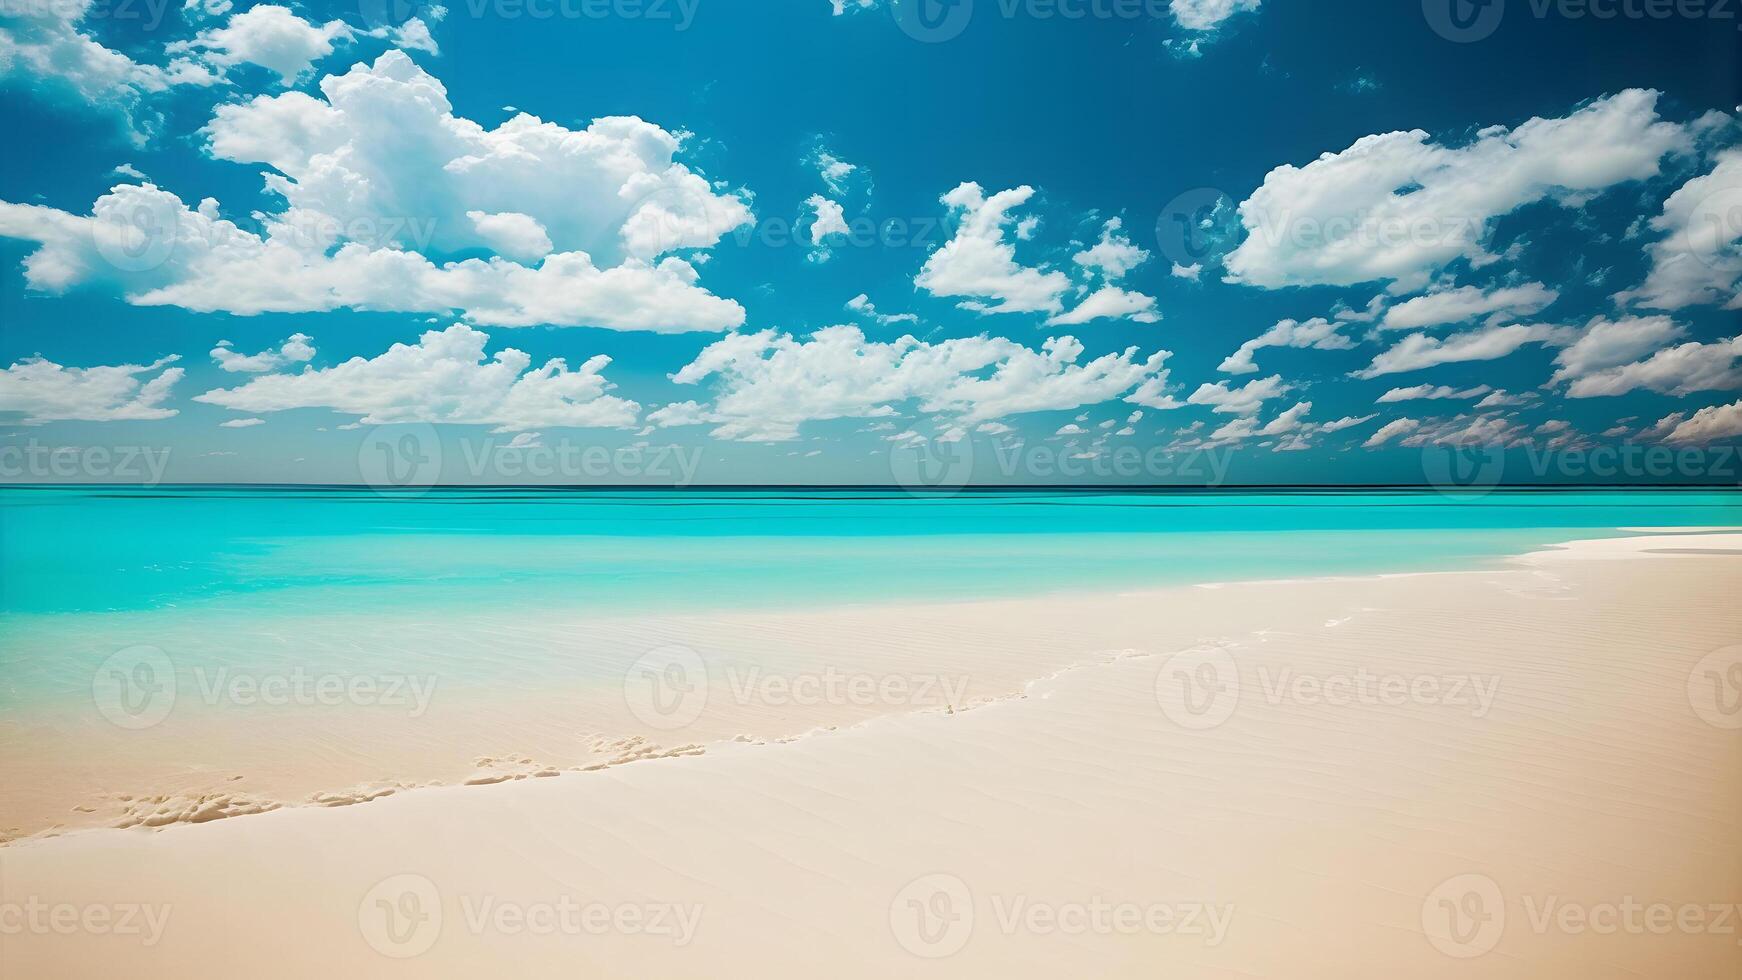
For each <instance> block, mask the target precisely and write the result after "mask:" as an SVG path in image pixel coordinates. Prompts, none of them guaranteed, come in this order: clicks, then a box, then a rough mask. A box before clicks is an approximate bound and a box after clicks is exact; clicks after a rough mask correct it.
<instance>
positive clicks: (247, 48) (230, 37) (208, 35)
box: [169, 3, 352, 85]
mask: <svg viewBox="0 0 1742 980" xmlns="http://www.w3.org/2000/svg"><path fill="white" fill-rule="evenodd" d="M351 37H352V32H351V29H350V28H349V27H347V26H345V22H344V21H342V20H332V21H328V22H327V23H325V24H321V25H318V26H317V25H315V24H311V23H309V22H308V21H306V20H303V19H302V18H301V17H298V16H297V15H296V14H294V13H292V12H291V10H290V8H289V7H281V6H278V5H277V4H270V3H263V4H260V5H259V6H256V7H250V8H249V9H247V10H245V11H243V12H241V13H239V14H235V15H233V16H232V17H231V18H230V21H229V23H227V24H225V25H224V26H223V27H218V28H209V29H207V30H204V31H201V32H200V33H199V36H198V37H196V38H194V39H193V40H192V41H183V42H179V43H177V44H172V45H170V46H169V50H170V51H171V52H172V53H178V52H193V51H199V52H203V57H204V59H205V60H206V61H208V62H210V63H211V64H213V65H216V66H218V67H219V68H229V67H232V66H234V65H239V64H251V65H259V66H261V67H262V68H265V69H267V70H269V71H272V72H276V73H277V74H278V77H279V81H280V83H281V84H284V85H293V84H295V83H296V82H297V80H298V79H300V78H301V77H302V76H303V74H304V73H306V72H307V71H308V70H309V69H311V68H313V67H314V63H315V62H316V61H319V60H320V59H322V58H325V57H326V56H327V55H329V54H332V53H333V43H334V42H335V41H348V40H350V39H351Z"/></svg>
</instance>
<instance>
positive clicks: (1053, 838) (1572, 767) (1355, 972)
mask: <svg viewBox="0 0 1742 980" xmlns="http://www.w3.org/2000/svg"><path fill="white" fill-rule="evenodd" d="M1738 586H1742V536H1731V535H1725V534H1716V533H1694V534H1676V535H1660V536H1649V537H1644V536H1642V537H1635V538H1627V539H1619V540H1612V541H1603V542H1587V543H1580V544H1575V545H1573V546H1570V547H1568V548H1566V549H1562V550H1556V551H1552V552H1544V553H1539V554H1535V555H1530V556H1525V557H1523V558H1520V559H1516V560H1513V561H1511V562H1509V563H1507V564H1506V565H1505V566H1504V567H1502V568H1498V569H1495V570H1488V571H1476V572H1464V573H1447V574H1430V575H1414V576H1397V577H1382V578H1365V579H1346V580H1322V581H1311V582H1292V583H1255V584H1244V585H1229V586H1223V587H1218V588H1197V589H1180V590H1167V591H1161V592H1153V593H1142V594H1131V595H1122V596H1105V597H1099V598H1092V599H1090V598H1062V597H1061V598H1057V599H1047V600H1029V601H1022V602H1014V601H1013V602H977V603H959V604H951V605H937V606H912V607H901V608H893V607H884V608H878V609H865V610H846V611H836V612H830V613H815V614H806V615H797V614H782V615H764V616H758V617H743V618H740V619H736V620H718V621H714V622H710V623H701V622H689V623H682V624H664V625H662V626H661V627H660V628H661V630H662V631H664V632H663V633H662V637H663V638H664V639H665V640H666V641H667V642H666V643H665V645H664V646H658V647H652V648H647V647H645V646H643V647H642V648H641V649H642V650H643V653H642V656H648V655H649V654H651V655H652V659H651V660H647V661H645V662H644V663H642V665H641V666H642V667H644V668H646V676H647V677H648V678H650V680H649V687H648V688H647V689H646V693H645V694H638V693H636V691H637V688H636V687H635V686H634V685H633V684H629V685H619V686H617V687H616V688H615V689H613V690H593V689H592V688H586V689H585V690H584V691H583V692H582V693H581V694H578V695H575V697H579V698H580V699H581V700H582V702H583V703H584V704H586V705H588V706H589V707H588V708H587V711H588V712H590V713H588V714H586V716H585V717H586V721H587V723H586V724H576V723H575V719H574V717H573V716H572V715H569V716H565V715H564V714H562V713H561V711H560V710H559V709H560V708H561V707H562V706H563V705H564V704H568V705H569V706H570V707H571V708H572V705H573V703H574V702H573V699H572V698H571V699H569V700H567V701H563V700H562V699H552V703H549V704H547V703H543V702H540V701H539V700H538V699H537V698H529V700H528V704H527V707H526V709H525V713H524V719H523V721H522V723H520V724H517V725H513V726H509V727H508V728H507V729H506V730H505V731H503V732H502V733H501V736H500V737H501V741H502V742H503V743H504V752H505V753H510V754H514V757H515V758H516V759H518V758H525V759H527V760H529V761H528V763H527V764H537V763H542V762H543V760H542V759H541V758H540V757H539V756H537V755H536V754H535V753H534V752H533V751H530V750H526V749H515V748H513V745H516V744H521V745H532V744H534V743H538V742H539V738H540V737H541V736H540V733H545V734H544V735H543V736H542V737H545V738H549V739H550V740H551V741H550V745H549V746H548V747H547V746H545V745H543V744H542V743H540V744H539V749H540V751H544V752H552V753H556V752H557V751H558V749H559V748H560V745H561V743H560V742H559V741H557V739H558V737H559V735H566V737H567V738H568V739H569V740H570V741H571V742H579V741H581V740H582V739H583V735H595V734H598V733H609V734H610V735H611V736H612V737H616V738H622V739H627V740H628V741H627V742H626V743H624V744H625V745H626V746H628V748H627V749H625V752H626V753H627V754H629V755H631V756H633V757H634V758H640V757H641V756H644V755H670V754H671V753H673V752H677V753H678V754H676V755H673V756H671V757H667V758H659V759H648V760H644V761H634V758H630V759H622V760H620V762H621V763H622V764H617V765H612V766H610V767H608V768H606V769H603V770H602V771H595V772H584V773H569V772H566V771H564V770H566V769H567V768H571V766H569V765H558V764H556V763H550V764H547V765H543V766H540V769H543V768H549V769H551V770H553V771H555V772H556V773H557V775H556V776H554V778H542V779H541V778H524V779H513V778H510V779H508V780H507V781H506V782H505V783H503V784H500V785H491V786H463V785H449V786H443V787H436V788H425V789H419V790H417V791H416V792H400V793H397V794H395V795H393V796H391V797H390V798H386V799H378V800H375V801H374V802H370V803H368V804H367V805H362V806H346V807H339V808H322V807H310V806H300V807H289V808H282V809H277V810H275V811H274V812H268V813H261V814H257V815H251V816H244V817H238V818H236V819H224V820H217V821H215V822H211V823H205V824H203V825H199V826H189V825H184V824H179V823H173V824H172V825H170V826H167V827H165V828H163V829H161V830H152V831H147V830H140V829H134V830H129V831H115V830H105V829H98V830H90V831H85V832H78V833H69V834H66V835H64V836H58V837H50V838H39V839H30V840H20V841H15V842H14V843H12V844H11V845H10V846H7V847H4V848H0V975H5V976H8V977H10V976H21V977H25V976H30V977H34V976H59V977H99V976H112V975H119V974H122V973H126V974H127V975H130V976H144V977H159V976H161V977H172V976H173V977H177V978H186V977H190V976H194V977H200V976H215V975H220V974H224V975H247V976H257V977H307V976H313V975H339V976H372V977H393V976H419V977H425V976H475V975H479V974H480V973H485V972H490V973H505V974H507V975H519V976H534V977H544V976H551V977H556V976H562V977H575V976H623V977H643V976H677V977H688V976H695V977H704V976H705V977H715V976H720V975H732V974H749V975H757V976H795V977H796V976H807V977H809V976H819V975H822V976H865V977H887V976H986V977H1009V976H1036V977H1041V976H1045V977H1051V976H1060V975H1071V976H1145V977H1153V976H1168V977H1237V976H1242V977H1302V976H1309V977H1318V976H1322V977H1337V978H1349V977H1385V978H1394V977H1398V976H1408V977H1439V976H1446V977H1452V976H1477V975H1480V976H1484V977H1521V978H1523V977H1530V978H1543V977H1569V978H1579V980H1593V978H1605V977H1617V978H1619V977H1639V976H1676V977H1686V978H1708V977H1709V978H1734V977H1736V976H1739V975H1742V910H1739V909H1738V907H1737V905H1738V903H1742V648H1739V647H1738V646H1737V644H1742V610H1739V609H1738V604H1737V602H1736V596H1737V595H1738V593H1739V592H1742V589H1739V588H1738ZM547 626H549V627H552V628H554V626H555V624H533V626H529V627H527V628H528V629H532V630H534V631H535V632H536V630H542V629H545V628H547ZM644 639H646V637H638V638H635V641H636V642H640V641H641V640H644ZM686 641H687V642H686ZM759 644H760V645H763V646H766V647H767V649H768V651H769V653H768V654H767V656H766V660H765V661H764V662H762V663H760V664H759V665H760V666H761V667H762V669H763V670H764V671H766V673H764V674H759V675H756V676H755V677H751V678H748V679H747V677H746V675H745V674H744V673H743V672H742V670H743V669H748V667H749V666H754V665H752V664H751V662H750V659H749V658H750V657H751V656H753V655H755V652H756V649H757V648H758V646H759ZM673 647H675V648H676V650H675V651H674V650H673V649H672V648H673ZM633 648H634V647H633V644H631V645H630V646H629V647H623V648H613V649H614V650H615V651H616V652H615V653H614V654H613V655H615V656H621V655H622V653H623V650H624V649H633ZM588 649H604V646H602V645H599V646H594V647H589V648H588ZM662 651H663V652H662ZM691 653H694V654H695V655H696V656H698V657H699V658H700V659H701V661H702V665H701V667H700V668H699V672H697V671H692V668H691V667H690V666H689V665H688V661H687V657H688V656H689V655H690V654H691ZM601 656H603V654H601ZM734 665H736V666H737V667H738V668H740V670H739V672H736V673H734V672H733V671H732V670H729V669H728V668H729V667H731V666H734ZM686 671H689V672H688V673H686ZM595 673H596V671H595ZM770 678H779V679H780V680H779V681H771V680H770ZM928 679H929V686H928V688H927V691H928V696H932V695H939V696H941V700H939V701H935V702H934V701H927V700H926V699H925V698H923V697H921V696H920V694H919V693H918V692H917V690H916V689H917V688H918V687H919V686H920V684H921V683H924V682H927V681H928ZM697 680H700V684H699V687H698V685H697V684H696V683H695V682H696V681H697ZM946 681H949V682H950V683H945V682H946ZM957 682H960V683H959V684H958V683H957ZM800 683H803V684H807V685H809V686H808V687H806V688H805V689H806V690H812V689H814V690H816V691H817V692H819V696H818V697H816V698H809V699H807V698H801V697H799V696H798V695H797V694H796V692H797V691H798V690H799V688H798V687H796V686H795V685H798V684H800ZM866 684H869V685H871V687H869V688H867V687H865V685H866ZM662 685H663V686H662ZM831 685H834V686H833V687H831ZM855 685H857V687H855ZM698 690H700V691H701V692H702V693H703V694H704V695H705V696H704V697H700V698H699V699H698V697H697V696H696V692H697V691H698ZM855 690H858V691H861V692H862V691H865V690H869V691H871V692H872V693H871V694H870V696H869V697H868V698H861V697H857V696H855V695H854V694H853V693H852V692H853V691H855ZM828 691H835V692H836V693H834V694H828V693H823V692H828ZM940 692H947V693H941V694H940ZM589 699H590V700H589ZM613 702H614V703H613ZM432 704H433V702H432ZM447 710H450V711H458V710H459V708H458V707H457V706H456V707H453V708H449V709H447ZM591 712H596V713H591ZM611 712H615V714H612V713H611ZM293 715H294V713H293V712H292V713H287V714H286V715H285V717H292V716H293ZM310 717H314V718H320V717H322V716H320V715H318V713H317V714H311V716H310ZM426 717H428V715H426ZM435 717H436V718H443V717H445V716H443V715H441V714H439V713H438V714H436V715H435ZM222 720H223V719H222V718H221V717H219V716H216V715H214V716H212V717H201V718H199V719H198V724H200V725H205V724H212V725H218V724H221V723H222ZM277 720H282V719H277ZM326 720H328V721H329V722H330V721H331V718H330V716H328V717H327V719H326ZM595 721H596V722H597V723H596V724H595V723H594V722H595ZM189 723H190V724H193V723H194V722H192V721H190V722H189ZM368 723H369V722H367V721H359V722H357V724H359V725H365V724H368ZM376 723H378V720H377V722H376ZM830 726H833V730H830ZM164 727H165V726H158V728H159V729H162V728H164ZM813 728H814V729H821V730H817V731H812V729H813ZM168 729H169V730H167V731H159V734H158V735H157V736H155V737H158V738H164V739H172V738H174V739H186V738H187V737H188V735H189V733H190V732H192V731H195V730H196V729H191V728H190V729H186V730H182V729H178V728H176V727H175V726H168ZM154 730H156V729H154ZM362 730H363V729H361V728H359V729H358V730H357V731H362ZM414 731H415V730H414ZM805 732H809V734H804V735H803V737H797V738H791V736H794V735H800V734H802V733H805ZM735 736H742V739H741V740H735V739H734V737H735ZM91 737H92V738H96V737H98V736H95V735H93V736H91ZM151 737H152V736H147V737H146V738H145V739H141V740H139V741H138V742H134V743H129V744H134V745H138V746H140V747H139V748H137V749H134V750H132V751H134V752H136V753H137V754H138V759H148V758H150V757H151V749H150V748H149V747H148V746H147V744H146V743H147V742H149V740H150V738H151ZM334 738H335V739H337V738H338V736H334ZM638 738H639V739H641V740H642V741H640V742H636V741H634V740H635V739H638ZM260 741H261V743H262V744H261V745H257V746H256V745H244V747H243V748H242V749H231V748H217V747H215V748H213V749H212V752H213V753H214V754H215V755H216V756H217V757H220V758H224V759H225V760H226V761H232V760H233V761H234V763H235V765H236V767H237V768H238V769H243V768H245V767H246V766H248V765H250V764H255V763H259V764H262V765H263V766H264V768H265V769H270V767H271V765H273V764H277V765H280V766H282V768H283V769H284V770H285V771H286V772H291V771H293V770H294V771H297V772H301V773H303V775H300V776H295V777H281V778H284V779H285V783H284V786H285V787H288V786H290V785H291V784H292V783H294V782H295V780H296V779H298V778H303V779H308V778H313V779H314V780H315V781H316V782H319V781H320V780H334V779H340V778H343V777H346V776H349V775H351V774H353V773H377V770H376V769H371V768H368V767H369V766H375V767H378V768H380V769H383V770H385V772H387V773H391V770H390V769H386V768H385V767H388V766H390V765H391V764H392V763H393V762H394V761H395V759H394V755H395V753H402V752H403V753H406V754H407V755H413V754H415V752H413V751H412V750H410V749H407V748H406V747H405V746H402V745H396V746H394V747H391V748H388V747H380V748H379V750H378V751H377V752H376V753H375V754H373V755H372V754H371V753H370V752H367V751H365V752H356V751H353V752H351V753H350V754H349V755H347V754H346V753H344V752H337V751H336V752H334V753H333V756H334V758H335V760H338V761H333V762H331V763H330V766H331V769H332V771H330V772H325V773H319V774H317V776H315V777H308V776H307V772H308V771H309V770H310V769H314V770H319V769H321V768H322V767H320V766H311V765H309V764H307V763H306V762H305V763H303V764H302V765H291V764H290V763H289V762H286V761H284V760H286V759H288V758H289V756H288V755H286V754H285V753H286V752H287V751H288V750H286V749H284V748H283V747H282V746H280V747H278V748H276V749H275V748H273V747H272V744H271V742H272V740H270V739H262V740H260ZM383 741H384V742H387V741H390V740H385V739H384V740H383ZM57 744H64V745H65V746H67V748H65V749H64V751H66V752H68V753H73V752H74V749H75V748H76V747H77V746H78V745H79V744H81V743H80V742H79V741H78V739H77V738H75V737H72V736H70V735H68V736H66V740H65V742H64V743H57ZM335 744H337V743H336V742H335ZM432 744H433V745H435V746H437V747H438V748H439V751H441V752H445V751H448V748H447V747H448V746H449V745H450V744H452V743H451V742H450V740H447V739H436V740H434V741H433V742H432ZM688 746H695V747H696V748H695V749H693V750H689V749H686V747H688ZM158 748H162V746H161V745H160V746H158ZM584 749H585V751H584V752H582V751H581V750H580V749H576V750H575V751H576V756H575V761H574V765H575V766H580V767H583V768H584V767H586V766H587V765H591V764H593V763H588V762H585V760H584V759H583V758H582V756H585V757H586V758H592V757H593V755H595V754H597V753H596V752H595V747H594V746H593V745H591V744H590V743H588V744H587V745H585V746H584ZM232 751H234V752H236V753H238V754H236V755H234V756H233V757H232V756H225V755H224V753H226V752H232ZM6 752H7V753H8V754H7V756H0V762H5V763H6V765H7V767H8V768H7V770H6V771H9V772H11V771H13V769H12V767H13V766H18V765H24V764H28V759H21V758H20V757H19V756H20V755H22V754H25V753H20V752H19V746H18V745H17V744H16V743H15V742H14V743H12V744H11V745H10V746H9V747H8V748H7V749H6ZM275 753H277V754H275ZM637 753H639V754H637ZM607 754H608V753H607ZM359 756H361V757H363V758H364V762H363V763H359V762H358V761H357V758H358V757H359ZM274 760H277V761H276V762H274ZM132 761H138V760H132ZM562 761H563V762H567V761H568V760H566V759H565V760H562ZM474 762H475V760H474ZM630 762H633V764H628V763H630ZM128 764H131V761H130V762H128ZM91 765H92V766H93V767H94V768H91V769H87V770H85V775H84V776H83V777H81V779H80V780H74V781H73V783H76V784H78V785H73V783H62V784H61V786H62V789H61V790H57V791H50V792H48V793H46V794H45V793H43V792H40V791H33V792H35V796H34V797H31V798H32V799H37V800H39V801H41V800H47V799H50V798H52V797H54V796H55V795H56V793H57V792H58V793H62V794H63V795H64V793H68V792H83V791H84V790H82V789H80V788H79V786H83V785H85V784H89V785H90V786H96V785H98V784H100V783H101V782H102V781H103V780H104V779H106V778H112V777H110V776H106V775H104V773H105V772H108V771H110V770H104V769H103V768H102V766H101V765H98V764H97V763H95V762H93V763H91ZM492 767H494V768H497V769H500V768H502V767H501V763H500V761H499V760H496V761H493V762H492V765H491V766H487V767H485V768H486V769H490V768H492ZM120 768H121V767H117V768H116V769H115V770H113V771H119V769H120ZM184 768H185V767H184ZM380 774H381V773H377V775H380ZM207 775H209V776H213V777H220V778H221V777H224V776H226V775H230V774H228V773H223V772H217V771H216V770H214V772H212V773H210V774H207ZM512 775H531V773H527V772H518V771H516V772H513V773H512ZM56 778H59V777H55V778H51V779H49V780H48V781H49V782H50V783H54V782H55V781H56ZM134 778H137V779H141V780H142V781H143V780H144V779H145V777H143V776H139V775H137V774H136V775H135V777H134ZM202 778H203V777H202ZM248 778H252V779H257V780H260V781H261V785H262V786H269V785H270V784H271V777H270V774H269V773H268V774H267V775H259V774H250V775H249V777H248ZM395 778H397V777H395ZM406 781H407V782H415V781H416V780H406ZM448 781H452V779H451V777H450V779H449V780H448ZM194 782H195V783H197V782H198V779H195V780H194ZM280 788H282V787H280ZM26 795H27V794H15V795H14V797H13V798H15V799H23V798H25V796H26ZM285 795H286V798H287V799H289V800H290V801H291V802H295V799H294V798H292V797H293V796H294V794H292V793H290V792H289V791H288V790H287V791H286V793H285ZM33 805H36V806H38V807H39V808H40V809H41V810H42V812H44V813H47V812H48V810H49V808H50V807H51V804H50V803H46V802H39V803H37V804H33Z"/></svg>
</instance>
